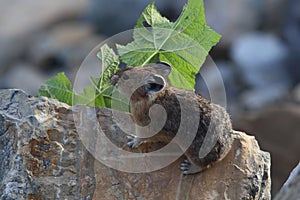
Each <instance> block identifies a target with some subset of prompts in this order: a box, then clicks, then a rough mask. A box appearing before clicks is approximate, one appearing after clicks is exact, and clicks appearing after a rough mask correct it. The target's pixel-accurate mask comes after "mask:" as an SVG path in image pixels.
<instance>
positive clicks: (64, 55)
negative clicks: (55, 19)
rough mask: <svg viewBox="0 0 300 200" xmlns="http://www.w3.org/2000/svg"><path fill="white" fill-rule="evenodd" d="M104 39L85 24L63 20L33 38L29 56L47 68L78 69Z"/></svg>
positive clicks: (43, 67)
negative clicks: (63, 21)
mask: <svg viewBox="0 0 300 200" xmlns="http://www.w3.org/2000/svg"><path fill="white" fill-rule="evenodd" d="M103 40H104V39H103V38H102V37H100V36H97V35H95V34H94V33H93V28H92V27H91V26H89V25H86V24H83V23H78V22H77V23H75V22H67V23H60V24H58V25H55V26H53V27H51V29H50V30H47V31H46V30H45V31H43V32H41V33H40V34H37V35H36V37H35V38H33V40H32V42H31V45H30V49H29V52H28V58H29V60H31V61H32V62H33V63H34V64H35V65H37V66H39V67H40V68H42V69H43V70H45V71H51V70H53V69H56V70H57V69H59V68H60V69H63V71H66V70H67V71H68V70H74V69H76V68H77V67H79V66H80V64H81V62H82V61H83V60H84V58H85V57H86V56H87V55H88V54H89V52H90V51H91V50H92V49H93V48H94V47H95V46H97V45H98V44H99V43H100V42H102V41H103Z"/></svg>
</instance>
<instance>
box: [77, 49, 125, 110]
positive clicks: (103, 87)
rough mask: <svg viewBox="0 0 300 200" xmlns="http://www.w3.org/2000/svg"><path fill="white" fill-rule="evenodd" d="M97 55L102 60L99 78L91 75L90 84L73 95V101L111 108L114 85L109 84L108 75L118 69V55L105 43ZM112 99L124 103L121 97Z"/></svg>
mask: <svg viewBox="0 0 300 200" xmlns="http://www.w3.org/2000/svg"><path fill="white" fill-rule="evenodd" d="M97 56H98V58H99V59H100V60H101V61H102V71H101V74H100V78H94V77H91V78H90V81H91V85H90V86H88V87H87V88H85V89H84V91H83V93H80V94H77V95H75V96H74V103H75V104H85V105H88V106H98V107H106V108H111V106H112V98H113V97H112V94H113V92H114V87H113V86H111V85H110V77H111V76H112V75H113V74H114V73H116V72H117V71H118V69H119V68H118V66H119V63H120V61H119V57H118V56H117V55H116V54H115V52H114V51H113V50H112V49H111V48H110V47H109V46H108V45H107V44H105V45H103V46H102V47H101V49H100V51H99V52H98V54H97ZM114 101H115V102H119V104H122V105H124V103H123V99H120V98H114ZM121 101H122V102H121ZM127 106H128V104H127Z"/></svg>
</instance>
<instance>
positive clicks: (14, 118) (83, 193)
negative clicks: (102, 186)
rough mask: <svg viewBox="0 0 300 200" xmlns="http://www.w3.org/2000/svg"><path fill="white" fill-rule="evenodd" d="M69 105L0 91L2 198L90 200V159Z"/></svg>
mask: <svg viewBox="0 0 300 200" xmlns="http://www.w3.org/2000/svg"><path fill="white" fill-rule="evenodd" d="M71 119H72V112H71V110H70V108H69V106H67V105H65V104H62V103H59V102H57V101H55V100H49V99H46V98H34V97H30V96H28V95H27V94H26V93H24V92H22V91H20V90H1V91H0V151H1V154H0V163H1V164H0V165H1V168H0V199H8V200H10V199H91V198H92V196H93V192H94V189H95V179H94V177H95V176H94V171H93V162H94V158H93V157H92V156H91V155H90V154H89V153H88V152H87V151H86V150H85V148H84V146H83V145H82V144H81V141H80V140H79V139H80V138H79V137H78V135H77V134H76V127H75V126H74V123H73V122H72V121H71Z"/></svg>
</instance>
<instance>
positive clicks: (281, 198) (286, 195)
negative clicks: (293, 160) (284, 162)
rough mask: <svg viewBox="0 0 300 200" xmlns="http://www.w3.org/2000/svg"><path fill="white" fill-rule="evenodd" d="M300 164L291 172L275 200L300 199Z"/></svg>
mask: <svg viewBox="0 0 300 200" xmlns="http://www.w3.org/2000/svg"><path fill="white" fill-rule="evenodd" d="M299 188H300V163H299V164H298V165H297V167H296V168H295V169H294V170H293V171H292V172H291V174H290V176H289V178H288V180H287V181H286V182H285V183H284V185H283V187H282V188H281V190H280V192H279V193H278V194H277V195H276V196H275V198H274V200H290V199H300V191H299Z"/></svg>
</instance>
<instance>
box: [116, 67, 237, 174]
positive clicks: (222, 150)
mask: <svg viewBox="0 0 300 200" xmlns="http://www.w3.org/2000/svg"><path fill="white" fill-rule="evenodd" d="M157 69H159V68H157V66H156V67H153V65H152V66H150V67H128V68H126V69H123V70H120V71H119V72H117V73H116V76H117V78H119V79H122V77H124V76H126V78H127V79H128V80H129V81H127V82H126V81H124V80H123V81H120V80H119V81H118V89H119V91H120V92H121V93H123V94H127V95H129V96H130V94H132V95H131V96H130V107H131V113H132V116H133V118H134V121H135V122H136V123H137V124H138V125H140V126H145V125H147V124H149V123H150V117H149V109H150V108H151V106H153V105H154V104H159V105H162V106H163V107H164V109H165V111H166V113H167V121H166V123H165V125H164V127H163V129H162V130H161V131H160V132H159V133H158V134H156V135H155V136H153V137H150V138H147V139H143V140H138V138H137V139H136V140H137V142H138V143H137V147H138V146H139V144H142V143H149V142H166V143H169V142H170V141H171V140H172V139H173V138H174V137H175V136H176V133H177V132H178V128H179V126H180V123H181V108H180V104H179V101H178V97H179V98H180V99H181V101H183V102H184V103H185V105H191V106H190V107H188V110H190V112H193V111H194V110H195V109H196V108H193V107H192V105H196V106H198V108H197V109H199V110H200V120H199V124H198V129H197V134H196V136H195V138H194V140H193V142H192V144H191V145H190V146H189V148H188V149H187V150H186V151H185V155H186V156H187V158H188V160H189V162H190V163H191V164H192V165H194V166H197V167H199V170H198V169H197V170H194V171H193V170H190V166H189V163H188V164H187V163H183V164H182V166H181V169H182V170H183V171H184V174H191V173H197V172H200V171H202V170H204V169H206V168H208V167H209V166H210V165H211V164H213V163H215V162H217V161H219V160H221V159H222V158H223V157H225V155H226V154H227V153H228V152H229V150H230V148H231V144H232V140H233V139H232V134H231V133H232V127H231V121H230V117H229V115H228V114H227V112H226V111H225V109H224V108H222V107H220V106H218V105H215V104H213V103H211V102H209V101H208V100H206V99H204V98H203V97H201V96H200V95H197V94H195V93H194V92H192V91H188V90H183V89H178V88H174V87H170V86H169V85H168V83H167V82H165V85H164V87H163V88H162V89H161V90H160V91H158V92H157V93H154V94H152V93H151V94H147V93H146V92H145V89H144V88H143V86H141V87H138V88H135V89H133V90H130V89H131V86H132V85H131V84H130V80H134V82H135V81H136V82H139V83H141V85H143V82H147V79H149V77H151V76H153V75H161V76H162V77H164V76H163V75H162V74H161V73H160V71H159V70H157ZM164 78H166V77H164ZM212 115H213V118H212ZM209 127H210V130H211V133H212V135H213V137H214V138H216V143H215V145H214V146H213V147H212V148H211V149H209V150H210V151H209V153H208V154H207V155H206V156H205V157H204V158H199V150H200V148H201V145H202V144H203V141H204V138H205V137H206V134H207V131H208V128H209ZM176 143H177V144H178V145H179V146H183V144H182V141H176Z"/></svg>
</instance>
